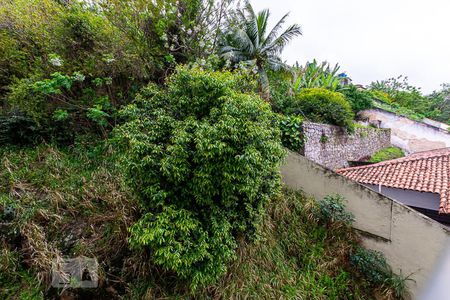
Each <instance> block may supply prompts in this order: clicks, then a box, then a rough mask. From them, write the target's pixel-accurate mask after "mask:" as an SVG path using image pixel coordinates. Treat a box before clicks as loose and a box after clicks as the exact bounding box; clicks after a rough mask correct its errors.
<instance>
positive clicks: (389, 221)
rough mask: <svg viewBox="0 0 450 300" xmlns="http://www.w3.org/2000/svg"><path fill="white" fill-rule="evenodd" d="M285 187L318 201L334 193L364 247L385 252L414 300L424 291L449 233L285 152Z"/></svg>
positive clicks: (415, 214) (385, 199)
mask: <svg viewBox="0 0 450 300" xmlns="http://www.w3.org/2000/svg"><path fill="white" fill-rule="evenodd" d="M281 173H282V176H283V181H284V183H285V184H286V185H287V186H288V187H290V188H292V189H295V190H302V191H304V192H305V193H306V194H309V195H312V196H314V197H315V198H317V199H322V198H323V197H325V196H326V195H329V194H332V193H338V194H340V195H342V196H344V197H345V199H346V200H347V209H348V210H349V211H350V212H352V213H353V214H354V215H355V223H354V227H355V228H356V229H357V230H358V231H359V232H360V233H361V237H362V241H363V244H364V245H365V246H366V247H367V248H370V249H374V250H378V251H381V252H383V253H384V255H385V256H386V259H387V261H388V262H389V264H390V265H391V266H392V268H393V270H394V272H396V273H397V274H399V273H400V272H401V273H402V274H403V275H405V276H406V275H410V274H411V278H412V279H413V280H414V281H408V286H409V288H410V292H411V293H412V295H413V297H414V298H417V296H418V295H419V294H420V292H421V291H423V289H424V287H425V286H426V285H427V280H428V279H429V278H431V275H432V273H433V270H434V269H435V267H436V266H437V265H439V263H440V258H441V257H442V256H443V255H444V254H445V253H446V252H447V251H448V250H449V248H447V247H449V246H450V231H449V230H448V229H447V228H446V227H444V226H443V225H441V224H439V223H437V222H436V221H434V220H432V219H430V218H428V217H426V216H424V215H422V214H420V213H418V212H416V211H414V210H412V209H410V208H409V207H407V206H405V205H402V204H400V203H398V202H397V201H395V200H393V199H390V198H388V197H386V196H383V195H381V194H379V193H376V192H374V191H372V190H370V189H369V188H366V187H364V186H363V185H360V184H358V183H356V182H353V181H350V180H348V179H346V178H345V177H343V176H341V175H338V174H336V173H334V172H333V171H331V170H328V169H325V168H323V167H321V166H320V165H318V164H316V163H314V162H312V161H310V160H308V159H306V158H305V157H303V156H301V155H299V154H296V153H293V152H289V155H288V157H287V159H286V162H285V164H284V166H283V167H282V168H281Z"/></svg>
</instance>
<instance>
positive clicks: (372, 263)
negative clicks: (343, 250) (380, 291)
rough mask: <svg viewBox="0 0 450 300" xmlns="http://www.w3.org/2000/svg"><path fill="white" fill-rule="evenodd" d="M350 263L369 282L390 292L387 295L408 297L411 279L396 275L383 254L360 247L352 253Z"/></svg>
mask: <svg viewBox="0 0 450 300" xmlns="http://www.w3.org/2000/svg"><path fill="white" fill-rule="evenodd" d="M350 261H351V263H352V265H353V266H355V267H356V268H357V270H358V271H359V272H360V273H361V274H363V275H364V276H365V277H366V278H367V280H368V281H369V282H371V283H372V284H375V285H382V286H384V287H385V289H386V290H390V291H389V292H388V293H387V294H392V295H393V296H395V297H396V298H404V297H406V295H407V287H406V282H407V281H408V280H411V279H409V278H408V277H402V276H400V275H396V274H394V273H393V272H392V270H391V268H390V266H389V265H388V263H387V262H386V258H385V257H384V255H383V253H381V252H379V251H374V250H370V249H365V248H363V247H360V246H359V247H356V249H355V250H354V251H353V253H351V255H350Z"/></svg>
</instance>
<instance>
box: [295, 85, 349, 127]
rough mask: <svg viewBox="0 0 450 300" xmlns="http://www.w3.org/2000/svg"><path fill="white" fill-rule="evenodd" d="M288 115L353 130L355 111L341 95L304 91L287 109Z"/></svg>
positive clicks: (326, 91) (313, 89) (321, 90)
mask: <svg viewBox="0 0 450 300" xmlns="http://www.w3.org/2000/svg"><path fill="white" fill-rule="evenodd" d="M286 112H287V114H295V115H304V116H306V117H307V118H308V119H310V120H311V121H313V122H319V123H328V124H333V125H337V126H341V127H344V128H346V129H347V130H352V129H353V117H354V114H353V111H352V108H351V106H350V104H349V103H348V101H347V100H345V98H344V96H343V95H342V94H341V93H337V92H332V91H329V90H326V89H322V88H312V89H302V90H301V91H300V93H298V95H297V96H296V97H295V99H294V100H293V101H292V103H290V105H289V106H288V107H287V109H286Z"/></svg>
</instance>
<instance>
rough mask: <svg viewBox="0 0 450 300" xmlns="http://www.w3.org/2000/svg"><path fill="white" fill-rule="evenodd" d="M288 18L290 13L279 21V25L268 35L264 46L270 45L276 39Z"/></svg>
mask: <svg viewBox="0 0 450 300" xmlns="http://www.w3.org/2000/svg"><path fill="white" fill-rule="evenodd" d="M288 16H289V13H287V14H285V15H284V16H283V17H282V18H281V19H280V21H278V23H277V24H276V25H275V26H274V27H273V28H272V30H271V31H270V33H269V34H268V35H267V38H266V39H265V41H264V44H263V46H266V45H268V44H270V43H271V42H272V41H273V40H274V39H275V38H276V36H277V34H278V31H280V29H281V27H283V25H284V23H285V22H286V19H287V17H288Z"/></svg>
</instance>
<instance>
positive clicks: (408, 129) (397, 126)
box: [360, 108, 450, 153]
mask: <svg viewBox="0 0 450 300" xmlns="http://www.w3.org/2000/svg"><path fill="white" fill-rule="evenodd" d="M360 117H361V118H363V119H367V120H368V121H369V122H370V123H378V124H380V127H381V128H391V132H392V135H391V143H392V144H393V145H394V146H397V147H399V148H401V149H402V150H404V151H405V152H407V153H416V152H420V151H427V150H434V149H440V148H445V147H450V133H449V132H448V131H447V130H445V129H443V128H438V127H435V126H432V125H430V124H426V123H424V122H418V121H414V120H411V119H408V118H406V117H402V116H398V115H396V114H394V113H391V112H388V111H385V110H382V109H378V108H377V109H369V110H365V111H363V112H361V113H360Z"/></svg>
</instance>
